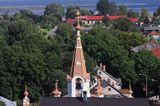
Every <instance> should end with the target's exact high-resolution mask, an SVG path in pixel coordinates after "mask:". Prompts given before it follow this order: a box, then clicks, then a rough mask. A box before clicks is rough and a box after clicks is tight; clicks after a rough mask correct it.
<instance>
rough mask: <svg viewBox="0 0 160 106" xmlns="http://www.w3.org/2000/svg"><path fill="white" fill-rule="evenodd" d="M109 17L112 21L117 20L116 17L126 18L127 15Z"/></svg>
mask: <svg viewBox="0 0 160 106" xmlns="http://www.w3.org/2000/svg"><path fill="white" fill-rule="evenodd" d="M107 18H108V19H109V20H110V21H113V20H116V19H119V18H126V17H125V16H107Z"/></svg>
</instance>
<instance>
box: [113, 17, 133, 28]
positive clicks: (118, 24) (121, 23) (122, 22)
mask: <svg viewBox="0 0 160 106" xmlns="http://www.w3.org/2000/svg"><path fill="white" fill-rule="evenodd" d="M112 23H113V27H114V29H118V30H120V31H131V29H132V22H131V21H130V20H129V19H127V18H119V19H117V20H114V21H113V22H112Z"/></svg>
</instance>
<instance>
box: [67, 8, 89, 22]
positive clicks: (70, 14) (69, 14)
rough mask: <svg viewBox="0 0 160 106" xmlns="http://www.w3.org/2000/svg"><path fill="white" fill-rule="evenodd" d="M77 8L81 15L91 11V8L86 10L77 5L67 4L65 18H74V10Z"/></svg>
mask: <svg viewBox="0 0 160 106" xmlns="http://www.w3.org/2000/svg"><path fill="white" fill-rule="evenodd" d="M77 10H80V13H81V15H82V16H85V15H92V11H91V10H87V9H80V8H79V7H78V6H68V7H67V12H66V15H65V16H66V18H67V19H69V18H71V19H74V18H75V17H76V12H77Z"/></svg>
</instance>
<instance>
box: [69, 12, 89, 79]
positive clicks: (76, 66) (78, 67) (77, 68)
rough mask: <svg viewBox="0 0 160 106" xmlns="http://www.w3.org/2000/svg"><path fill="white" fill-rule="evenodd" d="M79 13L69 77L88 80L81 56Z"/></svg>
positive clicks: (82, 56)
mask: <svg viewBox="0 0 160 106" xmlns="http://www.w3.org/2000/svg"><path fill="white" fill-rule="evenodd" d="M79 15H80V12H79V11H77V26H76V29H77V35H76V36H77V37H76V44H75V50H74V56H73V61H72V67H71V72H70V77H71V78H73V76H75V75H80V76H81V77H84V78H86V79H90V74H89V73H87V71H86V63H85V59H84V55H83V48H82V44H81V35H80V29H81V26H80V23H79V17H78V16H79Z"/></svg>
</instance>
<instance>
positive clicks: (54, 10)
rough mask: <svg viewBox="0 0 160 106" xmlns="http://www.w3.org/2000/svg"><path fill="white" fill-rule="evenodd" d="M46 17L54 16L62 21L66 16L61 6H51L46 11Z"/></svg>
mask: <svg viewBox="0 0 160 106" xmlns="http://www.w3.org/2000/svg"><path fill="white" fill-rule="evenodd" d="M44 14H45V15H52V16H55V17H58V18H59V19H61V18H62V17H63V16H64V8H63V7H62V6H61V5H60V4H49V5H47V6H46V8H45V10H44Z"/></svg>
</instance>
